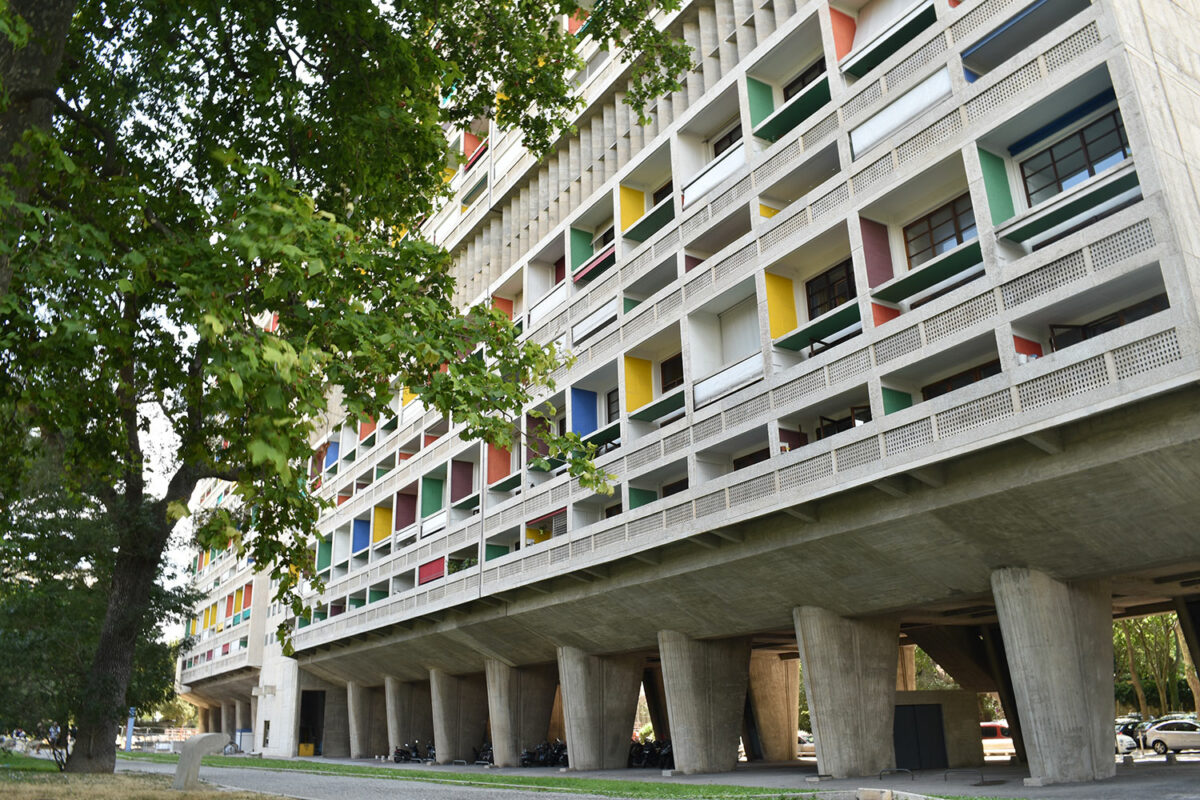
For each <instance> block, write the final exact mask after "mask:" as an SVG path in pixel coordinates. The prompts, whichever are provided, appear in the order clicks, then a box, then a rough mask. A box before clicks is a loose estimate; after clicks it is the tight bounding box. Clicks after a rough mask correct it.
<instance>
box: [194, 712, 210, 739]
mask: <svg viewBox="0 0 1200 800" xmlns="http://www.w3.org/2000/svg"><path fill="white" fill-rule="evenodd" d="M208 732H209V731H208V709H207V708H205V707H204V706H196V733H208Z"/></svg>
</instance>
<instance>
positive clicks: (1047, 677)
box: [992, 567, 1116, 786]
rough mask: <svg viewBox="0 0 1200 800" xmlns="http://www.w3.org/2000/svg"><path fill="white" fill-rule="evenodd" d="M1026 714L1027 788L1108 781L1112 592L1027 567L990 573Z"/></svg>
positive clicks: (1112, 769)
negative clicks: (1056, 578) (1070, 581)
mask: <svg viewBox="0 0 1200 800" xmlns="http://www.w3.org/2000/svg"><path fill="white" fill-rule="evenodd" d="M992 589H993V594H994V595H995V598H996V611H997V613H998V615H999V617H1000V630H1001V632H1002V633H1003V634H1004V645H1005V648H1006V650H1007V653H1008V666H1009V670H1010V671H1011V673H1012V680H1013V688H1014V690H1015V692H1016V699H1017V706H1018V707H1019V708H1020V710H1021V720H1022V723H1023V725H1022V731H1023V733H1024V736H1025V750H1026V754H1027V756H1028V758H1029V775H1030V777H1029V784H1030V785H1032V786H1041V785H1044V784H1050V783H1070V782H1074V781H1090V780H1098V779H1102V778H1110V777H1112V776H1113V775H1114V774H1115V769H1116V768H1115V766H1114V764H1113V754H1112V749H1113V745H1112V737H1113V734H1112V660H1113V657H1112V591H1111V589H1110V588H1109V584H1108V582H1107V581H1087V582H1078V583H1072V584H1067V583H1063V582H1061V581H1056V580H1054V579H1053V578H1051V577H1050V576H1049V575H1046V574H1045V573H1042V572H1038V571H1037V570H1031V569H1027V568H1024V567H1007V568H1004V569H998V570H996V571H995V572H994V573H993V574H992Z"/></svg>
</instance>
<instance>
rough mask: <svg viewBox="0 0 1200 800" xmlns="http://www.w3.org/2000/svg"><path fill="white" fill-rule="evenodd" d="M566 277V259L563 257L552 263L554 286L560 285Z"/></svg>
mask: <svg viewBox="0 0 1200 800" xmlns="http://www.w3.org/2000/svg"><path fill="white" fill-rule="evenodd" d="M566 277H567V257H566V256H563V257H562V258H560V259H559V260H558V261H555V262H554V285H555V286H557V285H558V284H560V283H562V282H563V279H564V278H566Z"/></svg>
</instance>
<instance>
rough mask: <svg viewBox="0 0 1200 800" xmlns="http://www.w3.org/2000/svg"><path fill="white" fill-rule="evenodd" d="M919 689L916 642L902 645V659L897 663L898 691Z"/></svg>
mask: <svg viewBox="0 0 1200 800" xmlns="http://www.w3.org/2000/svg"><path fill="white" fill-rule="evenodd" d="M916 690H917V646H916V645H915V644H902V645H900V660H899V662H898V663H897V664H896V691H898V692H915V691H916Z"/></svg>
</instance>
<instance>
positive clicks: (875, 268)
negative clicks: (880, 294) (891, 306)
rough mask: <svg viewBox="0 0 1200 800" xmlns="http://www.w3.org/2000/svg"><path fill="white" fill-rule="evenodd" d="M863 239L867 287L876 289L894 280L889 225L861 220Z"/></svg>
mask: <svg viewBox="0 0 1200 800" xmlns="http://www.w3.org/2000/svg"><path fill="white" fill-rule="evenodd" d="M859 222H860V225H861V227H862V237H863V259H864V260H865V261H866V262H867V285H868V286H870V287H871V288H872V289H874V288H875V287H876V286H878V285H880V284H881V283H885V282H887V281H889V280H891V279H892V248H891V245H890V243H889V242H888V229H887V225H881V224H880V223H878V222H875V221H874V220H870V219H860V220H859Z"/></svg>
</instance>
